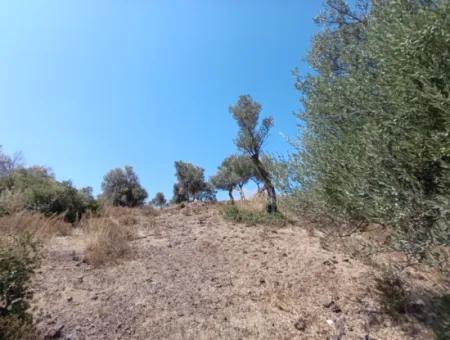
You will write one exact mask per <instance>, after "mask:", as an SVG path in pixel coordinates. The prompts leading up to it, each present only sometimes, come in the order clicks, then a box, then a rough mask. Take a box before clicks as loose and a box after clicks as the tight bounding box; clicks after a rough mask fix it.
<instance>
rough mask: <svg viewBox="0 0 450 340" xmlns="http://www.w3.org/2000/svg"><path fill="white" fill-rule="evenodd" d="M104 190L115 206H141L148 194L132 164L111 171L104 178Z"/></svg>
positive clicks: (108, 199)
mask: <svg viewBox="0 0 450 340" xmlns="http://www.w3.org/2000/svg"><path fill="white" fill-rule="evenodd" d="M102 190H103V194H102V196H103V197H104V198H105V199H106V200H107V201H109V202H110V203H112V204H113V205H114V206H124V207H137V206H141V205H143V204H144V201H145V199H146V198H147V196H148V194H147V191H145V189H144V188H143V187H142V186H141V184H140V183H139V178H138V176H137V175H136V173H135V172H134V170H133V168H132V167H131V166H125V168H124V169H121V168H116V169H113V170H111V171H109V172H108V173H107V174H106V175H105V177H104V178H103V183H102Z"/></svg>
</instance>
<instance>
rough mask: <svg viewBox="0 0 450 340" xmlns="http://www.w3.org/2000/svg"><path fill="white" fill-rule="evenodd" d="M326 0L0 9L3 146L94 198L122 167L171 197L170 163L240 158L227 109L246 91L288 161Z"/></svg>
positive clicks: (74, 0) (272, 143)
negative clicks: (87, 189)
mask: <svg viewBox="0 0 450 340" xmlns="http://www.w3.org/2000/svg"><path fill="white" fill-rule="evenodd" d="M321 7H322V1H320V0H312V1H299V0H283V1H275V0H271V1H268V0H258V1H257V0H251V1H250V0H247V1H246V0H209V1H207V0H183V1H182V0H171V1H167V0H158V1H155V0H145V1H144V0H95V1H94V0H53V1H43V0H33V1H21V0H14V1H11V0H0V32H2V33H1V39H0V58H1V62H0V122H1V124H0V145H3V148H4V151H6V152H7V153H13V152H15V151H22V152H23V154H24V156H25V159H26V162H27V164H28V165H33V164H41V165H47V166H49V167H51V168H52V169H53V170H54V172H55V173H56V175H57V178H58V179H72V181H73V182H74V184H75V185H76V186H77V187H82V186H88V185H90V186H92V187H94V189H95V191H96V193H98V192H99V188H100V184H101V181H102V178H103V176H104V174H105V173H106V172H107V171H108V170H109V169H111V168H114V167H118V166H123V165H127V164H128V165H132V166H133V167H134V168H135V170H136V172H137V174H138V175H139V177H140V179H141V182H142V184H143V185H144V186H145V187H146V189H147V190H148V191H149V194H150V196H153V195H154V194H155V192H157V191H163V192H165V193H166V194H167V195H168V196H171V192H172V185H173V183H174V180H175V179H174V166H173V163H174V161H175V160H184V161H189V162H192V163H195V164H197V165H200V166H202V167H204V168H205V170H206V174H207V175H208V176H209V175H212V174H213V173H214V171H215V170H216V168H217V166H218V165H219V164H220V162H221V161H222V160H223V158H225V157H226V156H228V155H229V154H231V153H234V152H235V151H236V149H235V146H234V144H233V142H232V140H233V138H234V136H235V135H236V131H237V129H236V124H235V122H234V121H233V120H232V118H231V115H230V114H229V112H228V107H229V106H230V105H231V104H233V103H235V102H236V100H237V98H238V96H239V95H240V94H251V95H252V96H253V98H254V99H255V100H257V101H258V102H260V103H261V104H262V105H263V110H264V111H263V112H264V114H270V115H272V116H273V117H274V119H275V127H274V129H273V131H272V133H271V136H270V139H269V141H268V143H267V150H268V151H269V152H276V153H286V152H287V150H288V145H287V144H286V142H285V141H284V139H283V137H282V134H285V135H289V136H294V135H295V133H296V124H297V123H298V122H297V120H296V119H295V117H294V116H293V114H292V113H293V112H294V111H298V110H299V108H300V103H299V94H298V93H297V91H296V90H295V89H294V77H293V76H292V73H291V71H292V70H293V69H294V68H295V67H298V68H299V69H300V70H301V71H302V72H305V71H307V70H308V69H307V66H306V64H305V62H304V59H305V56H306V53H307V51H308V49H309V47H310V44H311V38H312V35H313V33H314V32H316V31H317V30H318V27H317V26H316V25H315V24H314V22H313V17H314V16H316V15H317V14H318V13H319V12H320V10H321Z"/></svg>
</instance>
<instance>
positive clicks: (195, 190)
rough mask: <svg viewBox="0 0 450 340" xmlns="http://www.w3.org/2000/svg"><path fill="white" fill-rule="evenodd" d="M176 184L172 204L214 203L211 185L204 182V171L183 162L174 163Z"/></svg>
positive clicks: (213, 192)
mask: <svg viewBox="0 0 450 340" xmlns="http://www.w3.org/2000/svg"><path fill="white" fill-rule="evenodd" d="M175 169H176V176H177V180H178V182H177V183H176V184H175V185H174V197H173V199H172V201H173V202H174V203H181V202H188V201H194V200H200V201H215V199H216V198H215V191H214V190H213V187H212V185H210V183H208V182H206V181H205V170H204V169H203V168H201V167H199V166H196V165H194V164H191V163H186V162H183V161H177V162H175Z"/></svg>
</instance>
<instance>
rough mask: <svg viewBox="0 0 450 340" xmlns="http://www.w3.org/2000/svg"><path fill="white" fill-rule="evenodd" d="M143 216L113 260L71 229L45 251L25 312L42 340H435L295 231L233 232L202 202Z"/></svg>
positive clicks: (347, 263) (370, 272)
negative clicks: (93, 259)
mask: <svg viewBox="0 0 450 340" xmlns="http://www.w3.org/2000/svg"><path fill="white" fill-rule="evenodd" d="M149 218H150V217H149ZM145 219H146V217H142V220H141V222H140V223H139V225H137V226H135V228H138V232H139V233H138V235H139V236H138V237H137V238H136V239H135V240H133V241H131V242H132V249H133V251H132V253H130V254H129V255H128V256H127V257H126V258H125V259H122V260H120V261H119V262H118V263H115V264H110V265H107V266H103V267H100V268H94V267H92V266H90V265H89V264H87V263H85V262H83V251H84V244H85V243H84V241H83V238H82V236H81V235H79V234H78V233H76V232H75V233H73V235H71V236H65V237H56V238H54V239H52V241H51V242H50V243H49V244H48V245H47V246H46V255H45V259H44V261H43V264H42V267H41V269H40V271H39V273H38V275H37V277H36V279H35V282H34V287H35V288H34V300H33V305H32V306H33V307H32V308H33V313H34V318H35V321H36V323H37V326H38V328H39V329H40V330H41V331H42V333H43V335H45V337H46V338H47V339H52V338H53V339H57V338H60V339H72V340H75V339H80V340H81V339H392V340H395V339H399V340H400V339H401V340H404V339H432V338H433V333H432V332H431V330H430V329H428V328H426V327H424V326H423V325H422V324H421V323H420V322H417V323H410V324H408V326H407V327H405V325H401V324H397V323H396V322H394V321H393V320H391V318H389V317H388V316H387V315H384V314H383V313H382V312H381V311H380V306H379V304H378V303H377V301H376V298H375V296H376V295H375V293H374V275H375V274H376V273H375V270H374V269H373V268H372V267H369V266H367V265H365V264H363V263H361V262H358V261H357V260H355V259H352V258H350V257H349V256H348V255H346V254H343V253H342V254H341V253H336V252H330V251H327V250H325V249H323V247H321V244H320V235H316V236H314V235H312V233H308V232H307V231H305V230H304V229H303V228H301V227H300V226H298V225H289V226H286V227H283V228H275V227H269V226H251V227H250V226H246V225H243V224H233V223H229V222H225V221H224V220H223V218H222V216H221V214H220V209H218V208H217V207H216V206H208V205H192V206H188V207H186V208H183V209H178V208H173V209H167V210H163V211H162V212H161V214H160V215H159V216H158V217H157V218H156V221H152V223H146V221H145Z"/></svg>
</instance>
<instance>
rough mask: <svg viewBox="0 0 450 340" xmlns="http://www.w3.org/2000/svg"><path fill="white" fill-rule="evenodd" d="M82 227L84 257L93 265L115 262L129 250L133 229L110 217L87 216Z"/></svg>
mask: <svg viewBox="0 0 450 340" xmlns="http://www.w3.org/2000/svg"><path fill="white" fill-rule="evenodd" d="M82 229H83V232H84V234H85V238H86V248H85V259H86V261H87V262H88V263H90V264H92V265H93V266H96V267H98V266H101V265H104V264H107V263H111V262H113V263H114V262H117V260H118V259H120V258H123V257H124V256H125V255H126V254H127V253H129V251H130V246H129V244H128V241H129V240H131V239H133V238H134V237H135V230H134V229H133V228H127V227H123V226H121V225H119V224H118V223H117V222H116V221H114V220H113V219H112V218H110V217H98V218H88V219H86V220H84V221H83V223H82Z"/></svg>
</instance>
